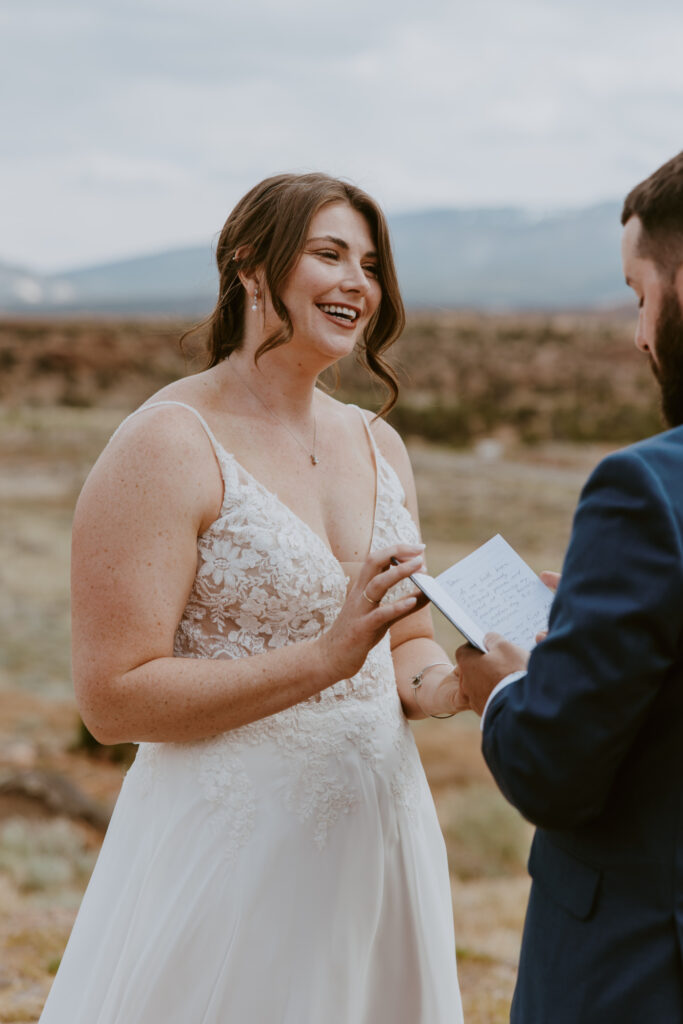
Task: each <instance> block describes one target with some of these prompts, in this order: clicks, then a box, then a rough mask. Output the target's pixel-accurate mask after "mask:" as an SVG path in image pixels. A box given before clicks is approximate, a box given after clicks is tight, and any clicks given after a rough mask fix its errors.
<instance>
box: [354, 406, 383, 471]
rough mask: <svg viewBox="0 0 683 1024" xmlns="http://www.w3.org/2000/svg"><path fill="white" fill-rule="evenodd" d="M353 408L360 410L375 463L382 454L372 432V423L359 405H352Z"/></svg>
mask: <svg viewBox="0 0 683 1024" xmlns="http://www.w3.org/2000/svg"><path fill="white" fill-rule="evenodd" d="M349 404H351V403H349ZM351 408H352V409H357V410H358V415H359V416H360V418H361V419H362V421H363V426H364V427H365V433H366V434H367V435H368V438H369V440H370V447H371V448H372V454H373V455H374V456H375V461H376V460H377V458H378V456H379V454H380V452H379V448H378V447H377V442H376V441H375V438H374V437H373V434H372V431H371V430H370V423H369V422H368V418H367V416H366V415H365V413H364V412H363V410H362V409H361V408H360V406H358V405H351Z"/></svg>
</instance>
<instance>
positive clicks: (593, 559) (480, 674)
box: [457, 153, 683, 1024]
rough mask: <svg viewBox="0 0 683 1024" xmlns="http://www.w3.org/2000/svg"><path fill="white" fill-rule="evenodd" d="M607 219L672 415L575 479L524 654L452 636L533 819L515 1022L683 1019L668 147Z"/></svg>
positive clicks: (499, 769)
mask: <svg viewBox="0 0 683 1024" xmlns="http://www.w3.org/2000/svg"><path fill="white" fill-rule="evenodd" d="M622 224H623V225H624V232H623V242H622V259H623V265H624V272H625V275H626V282H627V284H628V285H630V287H631V288H632V289H633V290H634V292H635V293H636V295H637V297H638V304H639V310H640V311H639V317H638V326H637V329H636V338H635V341H636V345H637V347H638V348H639V349H641V350H642V351H643V352H644V353H645V354H646V355H647V357H648V359H649V361H650V364H651V367H652V370H653V373H654V375H655V377H656V379H657V382H658V385H659V388H660V391H661V398H662V407H663V412H664V416H665V418H666V420H667V423H668V424H669V425H670V427H671V428H672V429H671V430H668V431H667V432H666V433H663V434H659V435H657V436H656V437H653V438H650V439H648V440H646V441H641V442H640V443H639V444H635V445H632V446H631V447H630V448H626V449H624V450H623V451H620V452H617V453H615V454H613V455H610V456H609V457H608V458H606V459H605V460H604V461H603V462H602V463H601V464H600V465H599V466H598V467H597V469H596V470H595V471H594V473H593V474H592V476H591V477H590V479H589V480H588V483H587V484H586V486H585V488H584V490H583V493H582V495H581V499H580V502H579V506H578V509H577V512H576V517H575V520H574V526H573V531H572V535H571V540H570V544H569V549H568V551H567V556H566V560H565V564H564V570H563V574H562V578H561V581H560V585H559V588H558V591H557V596H556V598H555V601H554V603H553V607H552V611H551V615H550V626H549V632H548V635H547V637H546V639H544V640H543V641H542V642H541V643H540V644H539V645H538V646H537V647H536V648H535V650H534V651H533V653H532V654H531V656H530V657H529V659H528V666H527V664H526V662H527V656H526V654H525V652H523V651H522V650H521V649H520V648H517V647H515V646H514V645H512V644H510V643H508V642H506V641H505V640H503V639H502V638H501V637H499V636H495V635H492V636H491V637H489V638H488V639H487V645H488V653H487V654H483V655H482V654H480V653H479V652H476V651H475V650H474V649H473V648H471V647H467V646H466V647H462V648H460V650H459V651H458V652H457V660H458V665H459V667H460V673H461V688H462V691H463V693H464V695H465V696H466V697H467V699H468V700H469V702H470V706H471V707H472V708H474V710H475V711H477V712H479V713H480V714H482V713H483V719H482V729H483V751H484V756H485V758H486V761H487V762H488V765H489V767H490V769H491V771H492V772H493V775H494V776H495V779H496V781H497V783H498V785H499V787H500V789H501V790H502V792H503V793H504V795H505V796H506V797H507V799H508V800H509V801H510V802H511V803H512V804H514V805H515V807H517V808H518V809H519V810H520V811H521V812H522V814H523V815H524V816H525V817H527V818H528V819H529V820H530V821H532V822H533V823H534V824H535V825H537V826H538V828H537V831H536V834H535V837H534V841H533V845H532V848H531V855H530V858H529V872H530V874H531V876H532V879H533V884H532V888H531V896H530V899H529V907H528V911H527V918H526V924H525V927H524V938H523V943H522V953H521V961H520V968H519V978H518V981H517V988H516V991H515V996H514V1000H513V1004H512V1015H511V1020H512V1021H513V1022H514V1024H678V1022H681V1021H683V153H679V155H678V156H676V157H674V158H673V160H670V161H669V162H668V163H666V164H664V166H663V167H660V168H659V170H657V171H655V172H654V174H652V175H651V176H650V177H649V178H647V179H646V180H645V181H643V182H642V183H641V184H640V185H638V186H636V188H634V189H633V191H632V192H631V193H630V194H629V195H628V197H627V198H626V202H625V204H624V209H623V213H622Z"/></svg>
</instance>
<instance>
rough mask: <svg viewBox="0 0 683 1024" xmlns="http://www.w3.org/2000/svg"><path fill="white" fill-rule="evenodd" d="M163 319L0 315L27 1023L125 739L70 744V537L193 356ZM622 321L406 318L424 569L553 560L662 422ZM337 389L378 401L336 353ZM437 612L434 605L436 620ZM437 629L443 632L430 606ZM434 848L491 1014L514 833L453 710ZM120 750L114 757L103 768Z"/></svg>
mask: <svg viewBox="0 0 683 1024" xmlns="http://www.w3.org/2000/svg"><path fill="white" fill-rule="evenodd" d="M181 329H182V325H179V324H176V323H170V322H152V321H140V322H130V323H122V322H113V321H111V322H107V321H101V322H94V321H93V322H88V321H71V322H59V321H56V322H48V321H42V322H41V321H9V320H8V321H5V322H0V437H1V442H0V527H1V528H0V704H1V707H2V713H1V714H0V732H1V735H0V1022H2V1024H10V1022H19V1021H35V1020H37V1018H38V1015H39V1012H40V1007H41V1006H42V1002H43V1000H44V997H45V994H46V992H47V990H48V988H49V985H50V981H51V977H52V975H53V973H54V971H55V970H56V967H57V965H58V963H59V957H60V954H61V951H62V949H63V947H64V944H65V941H66V938H67V936H68V933H69V929H70V927H71V924H72V922H73V918H74V915H75V911H76V908H77V906H78V902H79V899H80V896H81V894H82V892H83V889H84V887H85V885H86V882H87V879H88V877H89V873H90V871H91V869H92V865H93V863H94V859H95V857H96V855H97V850H98V848H99V845H100V843H101V839H102V828H103V824H104V822H105V821H106V815H107V811H108V810H109V809H110V808H111V806H112V804H113V801H114V800H115V798H116V794H117V792H118V789H119V786H120V783H121V779H122V775H123V772H124V771H125V765H126V763H127V759H128V758H129V757H130V751H129V750H127V749H123V750H120V751H118V750H117V751H114V752H108V751H103V750H101V749H91V748H89V747H88V745H87V744H86V743H84V740H83V735H82V732H81V731H80V727H79V719H78V715H77V712H76V707H75V704H74V701H73V697H72V694H71V683H70V667H69V629H68V561H69V555H68V551H69V532H70V521H71V515H72V510H73V506H74V502H75V499H76V496H77V494H78V491H79V489H80V486H81V484H82V481H83V479H84V477H85V475H86V474H87V472H88V469H89V467H90V466H91V465H92V463H93V461H94V459H95V458H96V456H97V454H98V452H99V451H100V450H101V448H102V447H103V445H104V444H105V443H106V440H107V438H108V437H109V435H110V434H111V432H112V431H113V429H114V428H115V426H116V425H117V423H118V422H119V421H120V419H121V418H122V417H123V416H124V415H125V413H126V412H128V411H130V410H131V409H132V408H134V407H135V405H137V404H138V403H139V402H140V401H142V400H144V398H146V397H147V396H148V395H149V394H150V393H151V392H153V391H154V390H155V389H156V388H158V387H160V386H161V385H163V384H165V383H166V382H167V381H169V380H171V379H173V378H174V377H175V376H177V375H179V374H181V373H183V372H186V370H191V369H193V368H199V367H200V365H201V345H200V341H199V339H195V340H192V339H190V340H189V341H188V342H187V344H186V353H185V355H183V354H181V352H180V351H179V349H178V337H179V334H180V333H181ZM631 334H632V323H631V321H630V319H629V318H628V317H618V316H615V317H609V316H607V315H597V314H590V315H589V314H586V315H583V316H579V315H572V316H553V317H548V316H528V317H522V316H515V317H488V318H487V317H484V316H481V315H477V314H474V313H472V314H467V313H459V314H451V313H448V314H446V313H444V314H439V315H434V314H432V315H427V314H424V315H413V316H412V317H411V319H410V322H409V326H408V329H407V331H406V333H405V335H404V338H403V339H402V340H401V342H400V343H399V344H398V346H397V347H396V352H395V355H396V359H397V361H398V362H399V363H400V365H401V372H402V379H403V392H402V397H401V401H400V404H399V406H398V408H397V410H396V411H395V413H394V414H393V417H392V419H393V422H394V423H395V424H396V425H397V426H398V427H399V428H400V429H401V430H402V432H403V433H404V436H405V437H406V438H407V441H408V445H409V449H410V453H411V458H412V460H413V465H414V468H415V473H416V478H417V486H418V492H419V497H420V503H421V509H422V520H423V532H424V536H425V540H426V541H427V542H428V555H429V561H430V566H431V569H432V571H440V570H441V569H442V568H445V567H446V565H448V564H450V562H452V561H454V560H455V559H456V558H457V557H459V556H461V555H464V554H466V553H467V552H468V551H469V550H470V549H471V548H472V547H473V546H475V545H477V544H479V543H481V542H483V541H484V540H486V539H488V537H490V536H491V535H492V534H494V533H496V532H501V533H503V534H504V536H505V537H506V538H507V539H508V540H509V541H510V543H512V544H513V545H515V546H516V547H517V548H518V550H519V551H520V552H521V554H522V555H523V556H524V557H525V558H526V559H527V560H528V561H529V562H530V564H531V565H532V566H533V567H534V568H536V569H538V570H540V569H542V568H559V567H560V566H561V562H562V556H563V552H564V549H565V546H566V542H567V538H568V534H569V529H570V526H571V516H572V512H573V508H574V505H575V503H576V500H577V498H578V495H579V492H580V488H581V485H582V482H583V480H584V479H585V477H586V475H587V474H588V472H589V471H590V470H591V468H592V467H593V466H594V465H595V463H596V462H597V461H598V459H599V458H600V457H601V456H602V455H603V454H605V453H606V452H607V451H609V450H611V449H613V448H615V447H617V446H619V445H620V444H622V443H626V442H628V441H630V440H632V439H636V438H637V437H640V436H644V435H645V434H648V433H652V432H654V431H656V430H657V429H659V419H658V413H657V407H656V400H655V397H654V387H653V385H652V383H651V381H650V379H649V371H648V369H647V366H646V365H644V364H643V361H642V358H641V357H639V354H638V353H636V352H635V350H634V349H633V345H632V342H631ZM339 393H340V394H341V395H342V396H344V397H347V398H350V399H352V400H355V401H360V402H363V403H364V404H368V405H374V406H375V407H376V406H377V404H378V393H373V391H372V389H368V388H367V386H366V385H365V383H364V378H363V375H362V373H361V372H360V371H359V369H358V368H356V367H355V366H354V365H352V364H350V365H349V366H347V367H344V368H343V373H342V381H341V385H340V392H339ZM437 617H438V616H437ZM437 629H438V632H439V636H440V639H441V640H442V642H443V643H444V644H445V645H446V647H447V648H448V649H452V648H453V647H454V646H455V645H456V644H457V643H458V642H459V638H458V636H457V634H456V633H455V631H454V630H453V629H452V627H450V626H449V625H448V624H447V623H445V622H444V621H443V620H440V619H439V621H438V622H437ZM416 735H417V740H418V743H419V746H420V749H421V752H422V756H423V759H424V763H425V766H426V770H427V773H428V777H429V780H430V784H431V786H432V790H433V793H434V796H435V800H436V803H437V808H438V812H439V816H440V820H441V823H442V826H443V829H444V834H445V837H446V843H447V847H448V854H449V861H450V866H451V876H452V892H453V905H454V911H455V919H456V932H457V940H458V948H459V970H460V976H461V983H462V987H463V996H464V1002H465V1008H466V1019H467V1021H468V1024H498V1022H503V1021H506V1020H507V1014H508V1008H509V1000H510V996H511V993H512V988H513V984H514V976H515V966H516V959H517V955H518V950H519V939H520V933H521V926H522V920H523V913H524V905H525V900H526V894H527V891H528V881H527V878H526V874H525V869H524V865H525V859H526V854H527V851H528V846H529V841H530V836H531V828H530V826H529V825H527V824H526V823H525V822H524V821H523V820H522V819H521V818H520V817H519V816H518V815H517V813H516V812H515V811H514V810H512V809H511V808H510V807H509V806H508V805H507V804H506V803H505V801H504V800H503V799H502V797H500V795H499V794H498V792H497V790H496V789H495V787H494V785H493V782H492V780H491V778H490V776H489V773H488V770H487V768H486V766H485V764H484V762H483V760H482V758H481V754H480V751H479V731H478V722H477V720H476V719H475V718H474V716H472V715H469V714H468V715H464V716H460V717H459V718H458V719H456V720H453V721H446V722H437V721H427V722H423V723H418V724H417V726H416ZM117 758H120V760H117Z"/></svg>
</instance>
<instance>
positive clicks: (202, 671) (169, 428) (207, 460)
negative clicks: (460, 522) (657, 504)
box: [72, 409, 422, 743]
mask: <svg viewBox="0 0 683 1024" xmlns="http://www.w3.org/2000/svg"><path fill="white" fill-rule="evenodd" d="M221 502H222V480H221V476H220V471H219V469H218V466H217V464H216V461H215V457H214V455H213V451H212V449H211V447H210V445H209V442H208V440H207V438H206V435H205V434H204V432H203V430H202V428H201V427H200V426H199V424H196V425H195V424H194V423H193V422H192V423H188V422H187V421H186V420H183V422H182V423H181V422H180V421H179V419H178V417H177V415H175V414H173V413H171V412H170V411H169V410H166V409H153V410H149V411H148V412H143V413H139V414H138V415H136V416H135V417H134V418H133V419H132V420H131V421H130V423H128V424H126V425H125V427H124V428H123V430H122V431H121V432H120V434H119V435H118V436H117V437H116V438H114V440H113V441H112V442H111V443H110V445H109V446H108V448H107V449H106V450H105V452H104V453H103V454H102V456H101V457H100V459H99V460H98V462H97V464H96V465H95V467H94V469H93V471H92V473H91V474H90V476H89V478H88V480H87V481H86V484H85V486H84V488H83V492H82V494H81V497H80V499H79V501H78V505H77V508H76V515H75V519H74V530H73V549H72V616H73V674H74V685H75V689H76V696H77V700H78V704H79V708H80V711H81V714H82V716H83V720H84V722H85V724H86V725H87V727H88V728H89V729H90V731H91V732H92V733H93V735H94V736H95V737H96V739H98V740H100V741H101V742H103V743H118V742H121V741H124V740H133V741H143V740H148V741H149V740H151V741H184V740H195V739H200V738H204V737H207V736H212V735H215V734H217V733H220V732H224V731H226V730H228V729H232V728H235V727H237V726H240V725H244V724H246V723H248V722H252V721H255V720H257V719H259V718H263V717H265V716H267V715H271V714H274V713H275V712H277V711H282V710H283V709H284V708H287V707H290V706H292V705H293V704H296V703H298V702H299V701H301V700H304V699H306V698H307V697H310V696H312V695H314V694H315V693H318V692H320V691H321V690H323V689H324V688H326V687H327V686H330V685H331V684H332V683H334V682H336V681H337V680H339V679H345V678H349V677H350V676H352V675H354V674H355V672H357V671H358V670H359V669H360V667H361V665H362V664H363V662H364V661H365V657H366V656H367V653H368V651H369V650H370V648H371V647H372V646H374V644H375V643H377V641H378V640H380V639H381V637H382V636H383V635H384V633H385V632H386V630H387V629H388V627H389V625H390V624H391V622H393V621H395V620H396V619H398V618H400V617H401V616H403V615H406V614H408V613H409V612H410V611H412V609H413V608H414V606H415V599H414V598H413V599H407V600H406V599H404V600H402V601H397V602H394V603H391V604H390V603H388V602H387V603H385V604H384V605H382V606H381V607H378V606H373V605H371V604H369V602H368V601H366V600H365V599H364V598H363V597H362V591H363V589H364V588H366V587H369V588H370V593H371V595H372V597H373V599H376V600H379V599H381V597H382V596H383V595H384V594H385V593H386V591H387V590H388V589H389V587H391V586H393V585H394V584H395V583H396V582H398V581H399V580H401V579H403V578H405V577H406V576H407V575H408V574H409V573H410V572H411V571H414V570H415V569H416V568H417V567H418V565H419V564H420V563H421V556H422V551H421V549H418V548H415V547H413V548H410V547H409V546H407V545H397V546H396V547H395V548H391V549H388V550H387V551H384V552H378V553H377V554H375V555H374V556H372V557H371V558H370V559H368V560H367V561H366V562H365V563H364V565H363V568H362V570H361V573H360V575H359V577H358V579H357V580H356V582H355V583H354V585H353V586H352V587H351V589H350V591H349V594H348V597H347V599H346V602H345V604H344V606H343V608H342V610H341V612H340V615H339V617H338V619H337V621H336V622H335V623H334V625H333V626H332V627H331V629H329V630H328V631H327V632H326V633H324V634H323V635H322V636H320V637H318V638H316V639H315V640H309V641H304V642H301V643H296V644H291V645H288V646H285V647H282V648H279V649H277V650H274V651H272V652H268V653H266V654H259V655H254V656H252V657H248V658H240V659H227V658H225V659H205V658H175V657H173V640H174V635H175V630H176V628H177V624H178V622H179V620H180V618H181V616H182V613H183V610H184V608H185V605H186V603H187V599H188V596H189V593H190V591H191V588H192V584H193V581H194V577H195V572H196V568H197V537H198V535H199V534H201V533H202V532H203V531H204V530H205V529H206V528H207V527H208V526H209V525H210V524H211V522H213V520H214V519H215V518H216V516H217V515H218V512H219V510H220V507H221ZM392 555H393V556H395V557H397V558H398V559H399V560H400V562H401V564H400V565H398V566H389V565H388V563H389V559H390V557H391V556H392ZM411 566H412V568H411Z"/></svg>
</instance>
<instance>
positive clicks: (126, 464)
mask: <svg viewBox="0 0 683 1024" xmlns="http://www.w3.org/2000/svg"><path fill="white" fill-rule="evenodd" d="M133 492H135V493H136V494H137V496H138V499H137V500H140V501H142V500H143V495H144V493H145V492H148V493H149V497H150V499H151V500H153V502H154V503H155V504H157V503H158V502H168V501H172V502H173V504H174V506H175V507H176V508H178V509H180V507H182V506H186V507H189V508H190V509H191V510H192V514H193V515H194V516H196V517H199V518H200V519H203V518H206V517H208V516H210V514H211V511H212V510H213V509H214V507H215V506H216V503H218V507H219V508H220V504H221V501H222V492H223V483H222V476H221V471H220V467H219V466H218V464H217V461H216V456H215V454H214V451H213V447H212V444H211V441H210V440H209V437H208V436H207V434H206V432H205V431H204V429H203V427H202V425H201V424H200V423H199V421H198V420H197V419H196V418H195V416H194V415H193V414H192V413H191V412H189V411H187V410H185V409H182V408H179V407H177V406H165V405H162V406H158V407H151V406H150V407H145V406H142V408H141V409H140V410H138V411H137V412H136V413H135V414H134V415H132V416H131V417H130V418H129V419H128V420H126V421H124V423H123V424H122V425H121V427H120V428H119V430H117V431H116V433H115V434H114V436H113V437H112V438H111V440H110V441H109V444H108V445H107V446H106V448H105V449H104V451H103V452H102V454H101V455H100V457H99V459H98V460H97V462H96V463H95V465H94V467H93V469H92V471H91V473H90V475H89V477H88V480H87V481H86V485H85V487H84V489H83V492H82V495H81V500H80V502H79V504H80V505H81V506H82V505H83V503H84V502H88V500H89V499H90V498H95V499H97V498H98V497H105V496H106V497H107V500H110V499H115V498H116V497H117V495H118V496H119V498H120V499H121V498H123V496H124V494H130V495H132V493H133Z"/></svg>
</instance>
